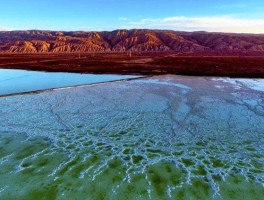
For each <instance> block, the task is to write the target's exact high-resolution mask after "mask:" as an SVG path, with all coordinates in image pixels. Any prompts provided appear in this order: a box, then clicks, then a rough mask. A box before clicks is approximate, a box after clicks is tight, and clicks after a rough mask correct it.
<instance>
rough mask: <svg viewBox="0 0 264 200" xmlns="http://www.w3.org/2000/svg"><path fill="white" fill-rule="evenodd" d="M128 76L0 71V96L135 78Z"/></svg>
mask: <svg viewBox="0 0 264 200" xmlns="http://www.w3.org/2000/svg"><path fill="white" fill-rule="evenodd" d="M136 77H137V76H130V75H126V76H124V75H95V74H76V73H51V72H35V71H26V70H13V69H0V95H7V94H15V93H23V92H32V91H37V90H46V89H52V88H62V87H69V86H76V85H83V84H92V83H99V82H107V81H115V80H122V79H128V78H136Z"/></svg>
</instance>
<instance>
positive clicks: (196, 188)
mask: <svg viewBox="0 0 264 200" xmlns="http://www.w3.org/2000/svg"><path fill="white" fill-rule="evenodd" d="M235 84H236V83H234V84H233V83H230V82H225V81H223V80H221V79H210V78H189V77H178V76H161V77H156V78H155V77H154V78H148V79H141V80H134V81H129V82H119V83H109V84H106V85H97V86H93V87H83V88H75V89H69V90H60V91H55V92H52V93H49V92H47V93H41V94H37V95H23V96H16V97H8V98H2V99H0V123H1V124H0V125H1V126H0V147H1V148H0V165H1V167H0V197H1V198H2V199H18V198H22V199H23V198H24V199H41V198H43V199H176V198H177V199H262V197H263V196H264V186H263V183H264V145H263V144H264V132H263V130H264V103H263V97H264V94H263V92H260V91H259V90H254V89H252V87H247V85H246V84H244V85H241V86H240V87H239V88H238V87H237V86H236V85H235ZM255 84H259V83H255ZM14 191H15V192H14Z"/></svg>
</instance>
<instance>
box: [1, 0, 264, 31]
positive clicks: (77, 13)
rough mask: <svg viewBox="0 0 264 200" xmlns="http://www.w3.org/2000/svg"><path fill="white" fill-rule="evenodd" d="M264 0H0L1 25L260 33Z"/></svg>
mask: <svg viewBox="0 0 264 200" xmlns="http://www.w3.org/2000/svg"><path fill="white" fill-rule="evenodd" d="M263 9H264V1H263V0H183V1H182V0H93V1H92V0H0V30H25V29H42V30H86V31H89V30H113V29H118V28H127V29H131V28H154V29H174V30H186V31H197V30H205V31H225V32H252V33H264V12H263Z"/></svg>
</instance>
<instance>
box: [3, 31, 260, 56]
mask: <svg viewBox="0 0 264 200" xmlns="http://www.w3.org/2000/svg"><path fill="white" fill-rule="evenodd" d="M126 51H135V52H181V53H196V52H217V53H221V52H225V53H226V52H235V53H242V52H243V53H244V52H264V34H239V33H217V32H204V31H197V32H184V31H172V30H151V29H131V30H126V29H118V30H114V31H101V32H99V31H90V32H85V31H43V30H27V31H0V53H77V52H126Z"/></svg>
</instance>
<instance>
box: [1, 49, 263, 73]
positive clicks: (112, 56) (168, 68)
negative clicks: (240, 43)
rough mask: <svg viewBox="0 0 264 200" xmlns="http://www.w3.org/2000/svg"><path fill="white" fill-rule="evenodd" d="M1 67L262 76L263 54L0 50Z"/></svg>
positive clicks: (95, 71) (67, 70) (60, 70)
mask: <svg viewBox="0 0 264 200" xmlns="http://www.w3.org/2000/svg"><path fill="white" fill-rule="evenodd" d="M0 68H9V69H28V70H41V71H52V72H56V71H58V72H81V73H95V74H100V73H106V74H107V73H115V74H143V75H158V74H180V75H191V76H229V77H255V78H258V77H259V78H263V77H264V56H263V55H261V54H259V55H250V54H248V55H247V54H245V55H236V54H233V55H217V54H203V55H199V54H174V53H132V55H130V53H80V54H79V53H58V54H55V53H49V54H44V53H42V54H41V53H37V54H0Z"/></svg>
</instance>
